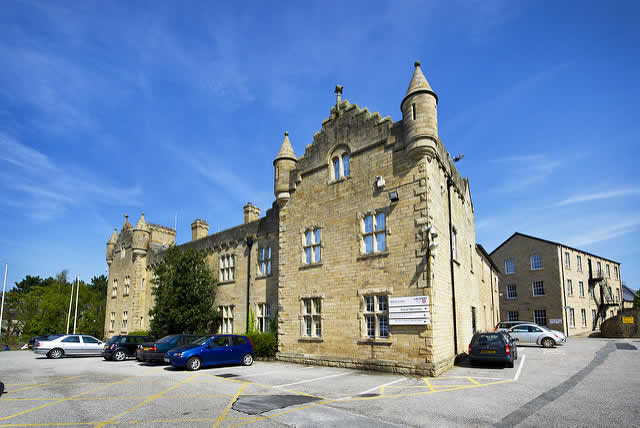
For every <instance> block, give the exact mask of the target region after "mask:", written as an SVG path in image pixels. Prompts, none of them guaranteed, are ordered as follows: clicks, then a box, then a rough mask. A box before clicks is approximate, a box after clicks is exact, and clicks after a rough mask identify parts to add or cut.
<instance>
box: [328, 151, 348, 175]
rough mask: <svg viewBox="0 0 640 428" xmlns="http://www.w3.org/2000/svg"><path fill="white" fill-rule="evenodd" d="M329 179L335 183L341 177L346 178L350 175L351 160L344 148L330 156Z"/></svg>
mask: <svg viewBox="0 0 640 428" xmlns="http://www.w3.org/2000/svg"><path fill="white" fill-rule="evenodd" d="M330 165H331V168H330V169H331V171H330V173H331V177H330V179H331V180H333V181H335V180H339V179H341V178H343V177H348V176H349V174H350V173H351V158H350V156H349V152H347V149H346V148H344V147H343V148H339V149H337V150H336V151H335V152H334V153H333V156H331V162H330Z"/></svg>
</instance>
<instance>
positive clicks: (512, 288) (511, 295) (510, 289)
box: [507, 284, 518, 299]
mask: <svg viewBox="0 0 640 428" xmlns="http://www.w3.org/2000/svg"><path fill="white" fill-rule="evenodd" d="M516 297H518V293H517V292H516V285H515V284H508V285H507V299H515V298H516Z"/></svg>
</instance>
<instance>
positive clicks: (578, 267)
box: [576, 256, 582, 272]
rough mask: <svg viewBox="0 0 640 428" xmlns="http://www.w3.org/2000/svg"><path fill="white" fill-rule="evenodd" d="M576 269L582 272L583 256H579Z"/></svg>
mask: <svg viewBox="0 0 640 428" xmlns="http://www.w3.org/2000/svg"><path fill="white" fill-rule="evenodd" d="M576 269H578V272H582V257H580V256H577V264H576Z"/></svg>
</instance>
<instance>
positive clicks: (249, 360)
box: [242, 354, 253, 366]
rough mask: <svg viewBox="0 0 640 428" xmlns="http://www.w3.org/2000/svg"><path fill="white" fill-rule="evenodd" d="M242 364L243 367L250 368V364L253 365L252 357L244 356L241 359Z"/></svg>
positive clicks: (249, 355)
mask: <svg viewBox="0 0 640 428" xmlns="http://www.w3.org/2000/svg"><path fill="white" fill-rule="evenodd" d="M242 364H244V365H245V366H250V365H251V364H253V355H251V354H244V357H242Z"/></svg>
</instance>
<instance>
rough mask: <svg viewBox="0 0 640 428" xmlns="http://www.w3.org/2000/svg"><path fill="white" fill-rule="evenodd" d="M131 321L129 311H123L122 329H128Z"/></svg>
mask: <svg viewBox="0 0 640 428" xmlns="http://www.w3.org/2000/svg"><path fill="white" fill-rule="evenodd" d="M128 322H129V313H128V312H127V311H124V312H122V327H121V328H122V330H126V329H127V323H128Z"/></svg>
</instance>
